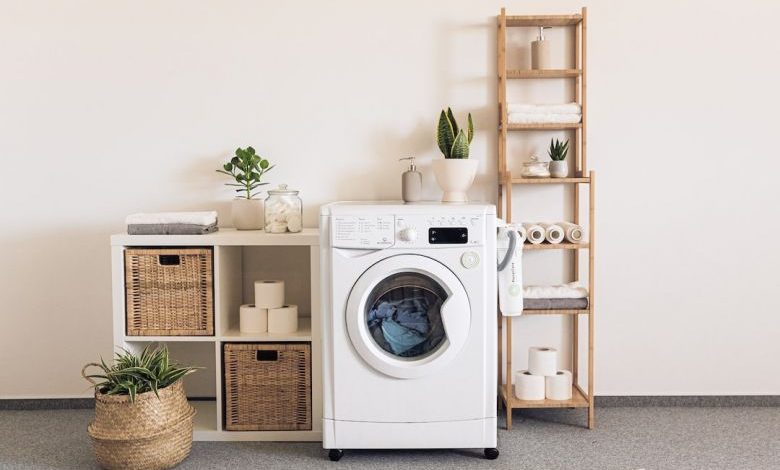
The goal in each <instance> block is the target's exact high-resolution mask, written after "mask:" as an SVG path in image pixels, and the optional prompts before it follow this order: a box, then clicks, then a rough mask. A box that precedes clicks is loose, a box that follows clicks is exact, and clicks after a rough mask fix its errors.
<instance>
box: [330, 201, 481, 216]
mask: <svg viewBox="0 0 780 470" xmlns="http://www.w3.org/2000/svg"><path fill="white" fill-rule="evenodd" d="M379 213H381V214H442V215H446V214H491V215H492V214H495V213H496V206H494V205H493V204H486V203H464V204H459V203H443V202H437V201H421V202H403V201H341V202H332V203H330V204H324V205H322V206H321V207H320V215H323V216H333V215H364V214H370V215H375V214H379Z"/></svg>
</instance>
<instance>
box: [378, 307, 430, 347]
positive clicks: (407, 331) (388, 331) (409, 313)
mask: <svg viewBox="0 0 780 470" xmlns="http://www.w3.org/2000/svg"><path fill="white" fill-rule="evenodd" d="M429 307H430V306H429V303H428V300H427V299H426V298H424V297H412V298H408V299H402V300H394V301H382V302H380V303H379V305H377V306H376V307H375V308H373V309H371V310H370V311H369V312H368V325H369V327H375V326H380V325H381V328H382V336H384V339H385V341H386V342H387V344H388V345H389V346H390V349H391V350H392V351H393V353H395V354H398V355H401V354H403V353H405V352H407V351H409V350H410V349H412V348H414V347H415V346H417V345H419V344H421V343H422V342H424V341H425V340H426V339H427V337H426V335H427V334H428V332H429V331H430V319H429V318H428V309H429Z"/></svg>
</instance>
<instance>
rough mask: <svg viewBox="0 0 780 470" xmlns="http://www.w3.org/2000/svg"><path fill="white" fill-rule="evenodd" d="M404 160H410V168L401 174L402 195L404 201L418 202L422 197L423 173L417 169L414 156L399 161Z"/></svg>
mask: <svg viewBox="0 0 780 470" xmlns="http://www.w3.org/2000/svg"><path fill="white" fill-rule="evenodd" d="M404 160H409V169H408V170H406V171H405V172H404V173H403V175H401V197H402V198H403V200H404V202H417V201H419V200H420V199H421V198H422V173H420V172H419V171H417V165H415V164H414V157H404V158H400V159H399V160H398V161H399V162H400V161H404Z"/></svg>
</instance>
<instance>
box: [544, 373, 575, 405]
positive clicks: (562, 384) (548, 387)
mask: <svg viewBox="0 0 780 470" xmlns="http://www.w3.org/2000/svg"><path fill="white" fill-rule="evenodd" d="M571 383H572V381H571V372H569V371H568V370H559V371H558V372H557V373H556V374H555V375H548V376H547V377H545V378H544V389H545V392H544V396H545V397H546V398H547V399H548V400H571Z"/></svg>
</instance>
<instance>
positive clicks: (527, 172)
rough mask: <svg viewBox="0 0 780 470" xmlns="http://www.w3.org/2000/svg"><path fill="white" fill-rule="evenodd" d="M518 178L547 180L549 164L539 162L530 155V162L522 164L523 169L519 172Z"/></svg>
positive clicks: (534, 156)
mask: <svg viewBox="0 0 780 470" xmlns="http://www.w3.org/2000/svg"><path fill="white" fill-rule="evenodd" d="M520 176H522V177H523V178H549V177H550V167H549V162H541V161H539V157H537V156H536V155H532V156H531V160H529V161H527V162H523V169H522V171H520Z"/></svg>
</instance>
